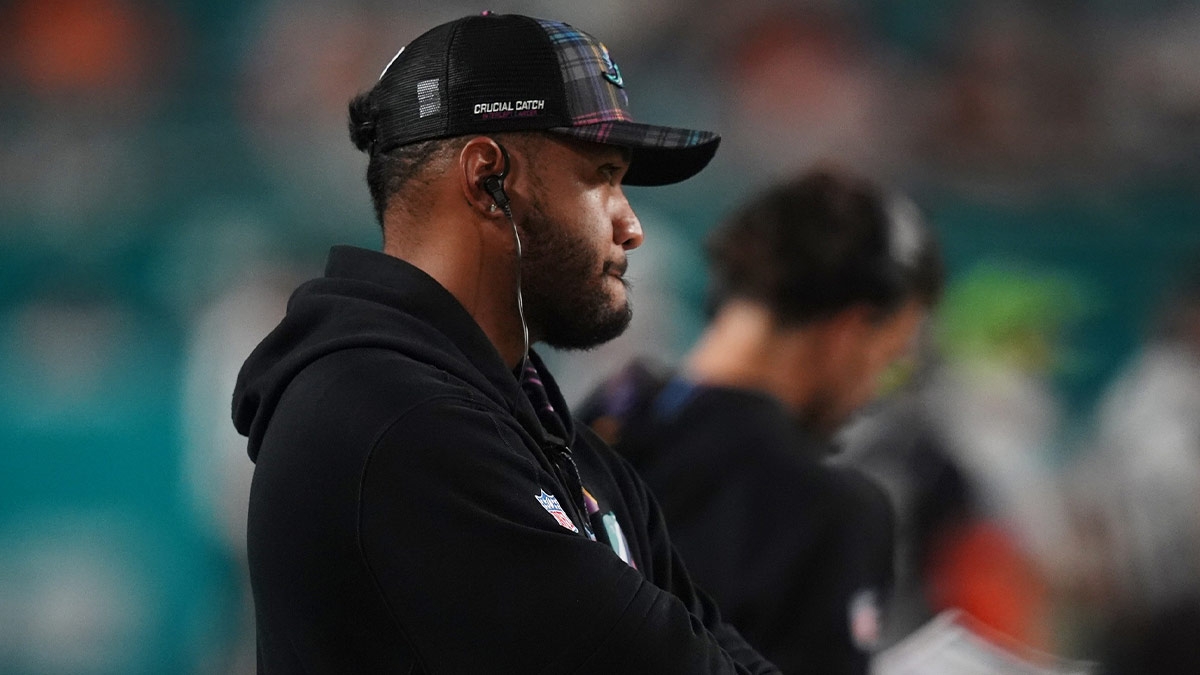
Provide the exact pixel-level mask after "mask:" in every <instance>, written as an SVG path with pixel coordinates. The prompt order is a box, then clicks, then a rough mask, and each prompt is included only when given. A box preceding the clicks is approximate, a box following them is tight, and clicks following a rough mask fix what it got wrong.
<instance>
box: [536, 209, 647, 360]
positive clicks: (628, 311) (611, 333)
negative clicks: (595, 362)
mask: <svg viewBox="0 0 1200 675" xmlns="http://www.w3.org/2000/svg"><path fill="white" fill-rule="evenodd" d="M531 207H532V208H531V210H530V214H529V217H528V218H527V219H526V221H525V222H524V224H523V227H522V228H521V230H522V233H521V244H522V246H523V250H522V252H521V293H522V295H523V296H524V300H525V314H526V320H527V321H528V323H529V330H530V332H531V334H532V337H533V338H534V339H535V340H540V341H542V342H545V343H546V344H548V345H550V346H551V347H555V348H557V349H591V348H593V347H596V346H599V345H601V344H603V343H605V342H608V341H609V340H611V339H613V338H615V337H617V336H618V335H620V334H621V333H623V332H625V329H626V328H627V327H628V326H629V322H630V320H631V319H632V318H633V309H632V308H631V307H630V305H629V300H628V292H626V293H625V297H624V298H621V299H616V298H614V297H613V295H612V292H611V290H610V288H609V286H610V282H609V279H610V278H613V277H611V276H610V275H611V273H612V272H613V271H617V272H620V273H621V274H624V272H625V266H626V263H625V261H624V260H621V261H611V260H604V258H603V253H601V252H600V251H599V250H597V247H596V246H595V245H594V243H592V242H590V241H587V240H586V239H584V238H583V237H581V236H579V235H577V234H574V233H573V232H572V228H571V227H569V226H568V225H567V224H566V223H563V222H560V221H556V220H554V219H552V218H550V217H548V216H547V215H546V214H545V212H544V211H543V209H542V206H541V203H540V202H539V201H536V200H535V201H534V202H533V203H532V204H531ZM620 281H621V283H622V284H623V285H624V286H625V288H626V291H628V288H629V283H628V282H627V281H626V280H625V279H624V278H623V277H622V278H621V280H620Z"/></svg>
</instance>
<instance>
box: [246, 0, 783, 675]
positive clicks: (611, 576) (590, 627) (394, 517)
mask: <svg viewBox="0 0 1200 675" xmlns="http://www.w3.org/2000/svg"><path fill="white" fill-rule="evenodd" d="M623 87H624V80H623V78H622V75H621V72H620V70H618V68H617V66H616V64H615V63H613V61H612V59H611V58H610V57H609V55H608V52H607V50H606V49H605V48H604V46H603V45H602V44H600V43H599V42H598V41H596V40H595V39H594V38H592V37H590V36H588V35H586V34H584V33H581V32H578V31H576V30H575V29H573V28H571V27H570V26H567V25H565V24H562V23H557V22H553V21H544V20H540V19H532V18H529V17H523V16H493V15H490V14H486V13H485V14H484V15H482V16H474V17H466V18H463V19H460V20H457V21H454V22H451V23H448V24H444V25H441V26H438V27H436V28H434V29H432V30H430V31H429V32H427V33H425V34H424V35H422V36H420V37H418V38H417V39H416V40H414V41H413V42H412V43H410V44H409V45H408V46H407V47H406V48H404V49H402V50H401V51H400V53H398V54H397V55H396V57H395V58H394V59H393V60H392V62H391V63H390V64H388V66H387V67H386V68H385V69H384V72H383V74H382V75H381V77H380V79H379V82H378V83H377V84H376V85H375V87H374V88H373V89H371V90H370V91H369V92H366V93H365V94H363V95H360V96H359V97H358V98H356V99H355V100H354V101H353V102H352V103H351V105H350V128H351V136H352V138H353V140H354V142H355V144H356V145H357V146H358V147H359V148H360V149H362V150H365V151H366V152H367V153H368V155H369V157H370V161H369V165H368V168H367V181H368V184H369V187H370V190H371V194H372V198H373V201H374V204H375V209H376V212H377V214H378V216H379V219H380V222H381V223H382V226H383V231H384V245H383V253H376V252H370V251H365V250H361V249H352V248H348V247H337V248H335V249H334V250H333V251H332V252H331V254H330V259H329V262H328V266H327V270H326V274H325V276H324V277H323V278H319V279H315V280H313V281H310V282H307V283H306V284H304V285H302V286H301V287H300V288H299V289H297V290H296V292H295V293H294V294H293V296H292V298H291V300H290V301H289V303H288V312H287V316H286V318H285V319H284V320H283V321H282V323H281V324H280V325H279V326H278V328H276V329H275V330H274V331H273V332H272V333H271V335H269V336H268V337H267V338H266V339H265V340H264V341H263V342H262V344H260V345H259V346H258V348H257V349H256V350H255V351H254V353H253V354H251V356H250V358H249V359H248V360H247V361H246V364H245V365H244V366H243V368H242V372H241V373H240V375H239V378H238V384H237V388H236V391H235V394H234V402H233V417H234V421H235V425H236V426H237V428H238V430H239V431H241V432H242V433H245V434H247V435H248V436H249V439H250V442H249V451H250V456H251V458H252V459H254V460H255V464H256V466H255V474H254V480H253V485H252V488H251V495H250V507H249V523H248V530H249V531H248V560H249V566H250V576H251V583H252V587H253V594H254V600H255V607H256V615H257V624H258V645H259V647H258V649H259V668H260V671H264V672H396V673H426V672H430V673H432V672H438V673H485V672H539V673H559V672H563V673H566V672H571V673H615V672H629V673H634V672H646V673H649V672H654V673H718V672H719V673H734V672H738V673H749V672H755V673H761V672H777V671H776V670H775V669H774V668H773V667H772V666H771V665H770V664H768V663H767V662H765V661H764V660H763V659H762V657H761V656H759V655H758V654H757V653H756V652H754V650H752V649H751V648H749V647H748V646H747V645H746V643H745V642H744V641H743V640H742V638H741V637H740V636H739V635H738V634H737V632H736V631H734V630H733V629H732V628H730V627H729V626H728V625H727V624H724V623H722V621H721V619H720V618H719V616H718V614H717V613H716V611H715V608H714V605H713V604H712V602H711V600H709V599H707V597H706V596H703V595H701V594H700V593H699V592H697V590H696V589H695V588H694V587H693V586H692V584H691V582H690V580H689V578H688V575H687V572H686V571H685V569H684V566H683V564H682V563H681V561H680V560H679V558H678V557H677V556H676V555H675V554H674V552H673V549H672V546H671V542H670V540H669V539H668V537H667V533H666V530H665V528H664V525H663V523H662V518H661V515H660V513H659V511H658V509H657V507H656V505H655V503H654V501H653V499H652V498H651V497H650V495H649V493H648V491H647V490H646V489H645V487H644V486H643V484H642V483H641V482H640V481H639V480H638V479H637V478H636V477H635V475H634V473H633V472H632V470H631V469H629V467H628V466H627V465H626V464H624V463H622V462H621V461H620V460H619V459H618V458H617V457H616V455H615V454H613V453H612V452H611V450H609V449H608V448H607V447H605V446H604V444H603V443H602V442H601V441H599V440H598V439H597V438H596V437H595V436H594V435H592V434H591V433H590V432H589V431H588V430H587V429H586V428H584V427H583V426H582V425H578V426H577V425H575V424H573V422H572V420H571V417H570V415H569V413H568V411H567V407H566V405H565V404H564V402H563V400H562V397H561V395H560V394H559V392H558V389H557V388H556V386H555V385H554V381H553V379H552V378H551V377H550V375H549V373H547V372H546V370H545V368H544V366H543V365H542V362H541V360H540V359H539V358H538V357H537V355H536V354H535V353H532V352H529V351H528V345H529V343H530V342H536V341H539V340H541V341H545V342H548V343H550V344H552V345H556V346H561V347H586V346H589V345H594V344H597V343H599V342H602V341H604V340H607V339H609V338H611V337H613V336H615V335H617V334H619V333H620V332H621V331H622V330H623V329H624V327H625V326H626V324H627V323H628V321H629V317H630V309H629V301H628V298H627V294H626V288H625V284H624V281H623V279H622V275H623V273H624V272H625V267H626V258H625V253H626V251H628V250H629V249H632V248H635V247H636V246H637V245H638V244H639V243H640V242H641V240H642V232H641V229H640V226H639V224H638V220H637V217H636V216H635V215H634V213H633V211H632V209H631V208H630V206H629V202H628V201H626V198H625V196H624V194H623V191H622V184H623V183H624V184H634V185H660V184H666V183H672V182H676V181H680V180H683V179H685V178H688V177H690V176H691V175H693V174H695V173H696V172H698V171H699V170H700V169H702V168H703V167H704V166H705V165H706V164H707V163H708V161H709V159H711V157H712V155H713V153H714V152H715V151H716V147H717V143H718V137H717V136H715V135H714V134H711V133H706V132H698V131H687V130H681V129H670V128H665V127H653V126H648V125H642V124H636V123H634V122H632V121H630V117H629V113H628V111H627V110H626V98H625V92H624V89H623ZM518 376H519V378H520V380H518Z"/></svg>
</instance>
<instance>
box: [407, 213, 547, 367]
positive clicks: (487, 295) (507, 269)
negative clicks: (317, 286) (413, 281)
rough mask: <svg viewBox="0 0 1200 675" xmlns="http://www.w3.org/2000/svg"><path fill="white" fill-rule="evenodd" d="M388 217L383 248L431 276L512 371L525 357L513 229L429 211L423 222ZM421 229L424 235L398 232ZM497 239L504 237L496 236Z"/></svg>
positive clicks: (418, 230)
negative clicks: (502, 231) (504, 231)
mask: <svg viewBox="0 0 1200 675" xmlns="http://www.w3.org/2000/svg"><path fill="white" fill-rule="evenodd" d="M411 225H414V224H411V223H403V222H400V221H399V220H398V219H397V220H389V221H388V224H387V231H388V237H387V241H386V243H385V244H384V248H383V252H384V253H386V254H388V255H390V256H393V257H396V258H400V259H402V260H405V261H407V262H409V263H411V264H412V265H414V266H416V267H418V268H420V269H421V270H422V271H424V272H425V273H426V274H428V275H429V276H431V277H433V278H434V280H436V281H437V282H438V283H439V284H441V285H442V287H444V288H445V289H446V290H447V291H449V292H450V294H451V295H453V296H454V297H455V299H457V300H458V302H459V304H461V305H462V306H463V308H465V309H466V310H467V313H468V314H470V315H471V317H472V318H474V319H475V322H476V323H477V324H479V327H480V328H481V329H482V330H483V333H484V335H486V336H487V337H488V340H490V341H491V343H492V345H493V346H495V348H496V351H497V352H499V354H500V358H501V359H503V360H504V363H505V364H506V365H507V366H508V368H509V369H510V370H511V369H513V368H516V367H517V366H518V365H519V364H520V363H521V360H522V357H523V356H524V350H525V338H524V332H523V330H522V326H521V319H520V315H519V313H518V311H517V290H516V284H517V281H516V263H515V252H514V243H513V241H512V231H511V229H509V230H508V233H507V238H504V237H503V236H500V235H498V234H497V233H496V232H495V229H496V228H495V224H494V223H491V222H483V223H478V222H475V221H472V220H470V219H463V218H461V216H459V217H458V219H453V218H446V217H442V218H438V217H437V216H436V215H434V216H431V217H430V218H429V219H428V220H425V221H423V222H422V223H419V224H415V225H416V226H415V227H411ZM406 232H422V233H424V234H423V236H419V237H414V236H411V235H409V236H405V235H404V234H401V233H406ZM496 239H502V240H503V241H496Z"/></svg>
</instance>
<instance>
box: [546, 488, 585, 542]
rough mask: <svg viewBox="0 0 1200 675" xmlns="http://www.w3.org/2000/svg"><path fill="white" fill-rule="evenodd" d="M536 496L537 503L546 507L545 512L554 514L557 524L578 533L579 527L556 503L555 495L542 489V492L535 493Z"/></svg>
mask: <svg viewBox="0 0 1200 675" xmlns="http://www.w3.org/2000/svg"><path fill="white" fill-rule="evenodd" d="M536 497H537V500H538V503H539V504H541V505H542V508H543V509H546V513H549V514H550V515H552V516H554V519H555V520H557V521H558V524H559V525H562V526H563V527H565V528H567V529H568V530H570V531H572V532H575V533H576V534H578V533H579V528H577V527H575V523H572V522H571V519H570V518H568V517H567V513H566V512H565V511H563V509H562V505H561V504H559V503H558V498H557V497H555V496H554V495H552V494H550V493H548V492H546V491H545V490H542V494H540V495H536Z"/></svg>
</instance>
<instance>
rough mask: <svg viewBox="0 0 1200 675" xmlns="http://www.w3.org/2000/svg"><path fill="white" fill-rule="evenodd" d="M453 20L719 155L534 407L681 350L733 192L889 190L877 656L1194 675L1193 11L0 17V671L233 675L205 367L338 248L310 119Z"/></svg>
mask: <svg viewBox="0 0 1200 675" xmlns="http://www.w3.org/2000/svg"><path fill="white" fill-rule="evenodd" d="M481 9H491V10H493V11H497V12H507V11H515V12H520V13H527V14H533V15H542V16H547V17H552V18H557V19H561V20H564V21H567V22H569V23H572V24H574V25H576V26H577V27H580V28H582V29H583V30H586V31H588V32H590V33H592V34H594V35H597V36H599V37H600V38H601V39H603V40H604V41H605V42H606V44H607V45H608V47H609V48H610V50H611V51H612V53H613V56H614V58H615V59H616V60H617V61H618V63H619V64H620V67H621V72H622V73H623V74H624V76H625V79H626V82H627V83H628V90H629V92H630V96H631V105H632V108H633V111H634V113H635V114H640V115H642V116H643V117H645V118H658V119H667V118H669V119H672V120H678V121H679V122H680V123H681V124H684V125H687V126H692V127H695V128H712V129H716V130H719V131H720V132H721V133H722V134H723V136H724V138H725V140H724V142H723V145H722V148H721V151H720V152H719V153H718V155H717V158H716V160H714V162H713V164H712V166H711V168H710V169H709V170H708V171H706V172H704V173H702V174H701V175H700V176H699V177H697V178H696V179H695V180H693V181H690V182H688V183H685V184H681V185H680V186H677V187H673V188H670V189H666V190H657V191H654V193H653V194H651V192H650V191H646V192H644V193H643V192H641V191H638V190H637V189H632V190H630V199H631V202H633V204H634V206H635V208H637V209H638V210H639V215H640V216H641V218H642V222H643V226H644V229H645V231H646V234H647V243H646V246H645V249H644V251H638V252H637V253H635V254H634V256H632V257H631V268H630V276H631V277H632V279H633V283H634V291H633V293H634V295H633V297H634V302H635V319H634V322H633V326H632V328H631V330H630V331H629V333H628V334H627V335H626V336H625V337H623V338H621V339H620V340H618V341H615V342H614V343H611V344H610V345H606V346H605V347H603V348H601V349H599V350H596V351H595V352H590V353H588V354H586V355H583V357H582V358H576V357H575V356H574V355H573V356H572V359H571V360H569V361H563V363H562V365H561V366H558V367H557V368H556V372H559V380H560V381H561V382H562V385H563V389H564V392H565V393H566V394H567V395H568V396H569V397H574V398H575V399H576V400H577V399H578V398H580V397H582V396H583V395H584V394H586V393H587V391H588V390H589V389H590V388H591V387H592V386H593V385H594V384H595V383H596V382H597V381H598V379H599V378H601V377H602V376H603V375H604V374H605V371H606V369H608V368H612V367H615V366H616V365H618V364H620V363H623V362H624V361H626V360H627V359H628V358H629V357H630V356H632V355H634V354H651V355H654V356H657V357H660V358H663V359H667V360H669V359H671V358H672V357H677V356H678V355H679V353H680V351H681V350H682V348H683V346H684V345H686V344H687V343H688V342H689V341H690V340H691V339H692V338H694V336H695V335H696V333H697V331H698V330H699V328H700V326H701V325H702V323H703V312H702V307H701V304H702V301H701V299H702V297H703V295H704V285H705V274H704V270H703V266H702V265H701V264H699V262H698V260H699V255H698V250H699V242H700V240H701V238H702V236H703V234H704V233H705V232H706V231H707V230H708V229H709V228H710V227H711V226H712V225H713V224H714V223H715V222H717V221H718V220H719V219H720V218H721V217H722V216H723V215H724V214H725V212H726V211H727V210H728V209H729V208H730V206H731V205H732V204H733V203H735V202H736V201H738V200H739V199H741V198H742V197H743V196H744V195H745V194H746V192H747V191H749V190H751V189H755V188H758V187H760V186H762V185H765V184H767V183H770V182H773V181H774V180H775V179H776V178H778V177H779V176H781V175H783V174H785V173H788V172H793V171H796V170H799V169H802V168H805V167H807V166H809V165H811V164H813V163H815V162H822V161H834V162H836V163H838V164H840V165H844V166H847V167H849V168H852V169H854V170H856V171H858V172H860V173H863V174H865V175H867V176H870V177H872V178H875V179H878V180H880V181H883V182H884V183H886V184H890V185H894V186H896V187H899V188H902V189H904V190H905V191H907V192H908V193H910V194H912V195H914V196H915V197H916V199H917V201H918V202H920V203H921V205H922V206H923V207H924V208H925V209H926V210H927V211H928V212H929V214H930V219H931V221H932V225H933V227H934V228H935V229H936V230H937V231H938V234H939V236H940V237H941V239H942V241H943V246H944V249H945V254H946V258H947V262H948V264H949V271H950V288H949V292H948V294H947V297H946V302H945V303H944V306H943V307H942V309H941V311H940V312H939V313H938V316H937V317H935V320H934V321H933V322H932V325H931V326H930V327H929V330H928V336H927V340H926V341H925V343H924V353H923V354H922V356H921V358H920V359H918V360H917V362H915V363H914V364H912V367H911V372H909V373H907V377H904V378H901V379H902V380H903V381H902V383H899V384H897V386H896V390H895V392H894V394H893V395H892V396H889V397H888V398H887V399H886V400H884V401H882V402H881V403H880V404H879V405H878V406H876V408H875V409H873V410H871V411H870V412H869V414H867V415H865V416H864V419H862V420H861V421H860V423H859V424H857V425H856V426H855V427H854V428H852V429H850V430H849V432H848V433H847V434H846V439H845V445H846V450H845V452H844V455H843V457H842V458H841V460H840V461H846V462H852V463H857V464H859V465H861V466H863V467H865V468H867V469H868V470H869V471H871V472H872V473H873V474H874V475H875V476H876V477H877V478H879V480H880V481H881V482H882V483H883V484H884V485H885V486H887V487H888V489H889V491H890V492H891V494H892V495H893V497H894V498H895V500H896V503H897V504H898V505H899V508H900V514H901V525H902V532H901V534H902V538H901V541H902V542H904V543H903V546H902V551H901V553H902V555H901V560H900V564H901V568H900V569H901V579H902V584H901V587H900V589H899V595H900V597H899V600H898V603H897V605H896V612H895V615H896V617H897V620H896V621H894V622H892V624H891V630H892V632H893V633H894V634H893V635H892V636H891V639H893V640H894V639H899V638H900V637H902V636H903V635H904V634H905V633H906V632H908V631H912V630H914V629H916V627H918V626H919V625H921V623H923V622H924V621H927V620H928V619H929V618H930V617H931V616H933V615H934V614H935V613H936V612H937V611H939V610H941V609H945V608H960V609H965V610H967V611H969V612H970V613H971V614H972V615H973V616H974V617H975V618H976V619H978V620H979V621H981V622H983V623H985V624H986V625H988V626H989V627H990V628H991V629H994V630H995V631H996V633H997V634H1002V635H1005V636H1007V637H1008V638H1009V639H1011V640H1013V641H1014V642H1015V643H1019V644H1020V645H1022V647H1023V648H1028V649H1030V650H1035V651H1037V652H1039V653H1047V654H1054V655H1058V656H1062V657H1069V658H1075V659H1084V660H1091V661H1097V662H1104V663H1105V664H1108V665H1109V666H1110V668H1112V669H1113V671H1114V672H1156V673H1166V672H1200V665H1194V664H1196V661H1195V660H1194V659H1196V658H1197V657H1196V655H1195V653H1194V650H1195V649H1196V644H1195V643H1196V641H1195V639H1194V637H1195V636H1196V635H1197V634H1200V628H1198V626H1200V600H1197V598H1198V597H1200V277H1198V276H1197V271H1198V270H1200V259H1198V258H1196V257H1195V254H1196V253H1198V252H1200V179H1198V178H1197V176H1200V40H1197V38H1196V36H1197V35H1200V3H1198V2H1195V0H1191V1H1187V2H1185V1H1181V0H1144V1H1143V2H1138V3H1132V2H1117V1H1114V0H1107V1H1103V2H1084V1H1083V0H1052V1H1042V2H1032V1H1030V2H1018V1H1015V0H992V1H988V2H961V1H952V0H920V1H919V2H912V1H908V2H901V1H900V0H858V1H852V0H790V1H784V0H743V1H742V2H738V3H726V2H717V1H716V0H683V1H680V2H674V3H645V2H635V1H634V0H613V1H611V2H607V3H585V2H574V1H572V2H548V1H547V0H506V1H502V2H496V3H493V4H491V5H490V6H478V5H475V4H469V3H463V2H461V1H460V0H441V1H439V2H419V1H417V2H404V3H399V2H385V1H384V0H357V1H351V2H336V3H335V2H332V1H329V0H287V1H286V2H285V1H283V0H255V1H252V2H244V1H243V2H233V1H232V0H206V1H204V2H201V1H200V0H157V1H151V0H10V1H8V2H5V3H0V671H3V672H13V673H158V672H194V673H239V672H253V667H254V660H253V630H252V626H253V615H252V610H251V609H250V608H249V605H248V604H247V603H248V600H247V598H248V592H247V589H246V587H245V583H246V582H245V581H244V576H243V574H244V561H243V559H242V556H243V555H244V518H245V514H244V510H245V499H246V492H247V490H248V483H249V476H250V471H251V469H252V465H251V464H250V462H249V459H248V458H247V457H246V454H245V440H244V439H242V438H240V437H239V436H237V434H236V433H235V432H234V431H233V428H232V425H231V423H230V421H229V400H230V393H231V391H232V388H233V382H234V378H235V376H236V372H237V368H238V366H239V365H240V363H241V361H242V360H243V359H244V357H245V356H246V354H248V352H249V351H250V349H251V348H252V346H253V345H254V344H256V343H257V341H258V340H259V339H260V337H261V336H262V335H263V334H264V333H265V332H266V331H267V330H268V329H269V328H270V327H271V326H273V325H274V323H275V322H276V321H277V319H278V317H279V316H280V315H281V314H282V312H283V310H284V303H285V301H286V297H287V293H288V292H289V289H291V288H292V287H294V285H295V282H296V281H297V280H298V279H303V278H307V277H309V276H313V275H316V274H318V273H319V272H320V261H321V260H322V259H323V257H324V254H325V251H326V250H327V248H328V246H329V245H331V244H334V243H354V244H359V245H364V246H368V247H377V246H378V234H377V232H378V230H377V228H376V226H375V224H374V222H373V216H372V214H371V210H370V203H369V199H368V196H367V192H366V190H365V189H364V183H363V172H364V169H365V158H364V157H362V156H361V155H360V154H359V153H357V152H356V151H355V150H354V148H353V147H352V145H351V144H350V143H349V141H348V139H347V133H346V104H347V102H348V100H349V99H350V97H351V96H352V95H354V94H355V93H357V92H358V91H361V90H363V89H366V88H368V87H369V86H371V84H372V83H373V82H374V79H375V78H376V77H377V76H378V74H379V70H381V69H382V68H383V66H384V64H386V63H387V61H388V59H389V58H391V56H392V54H394V53H395V51H396V50H397V49H398V48H399V46H401V45H402V44H404V43H405V42H407V41H408V40H410V39H412V38H413V37H415V36H416V35H418V34H419V33H421V32H422V31H424V30H425V29H426V28H428V27H430V26H432V25H434V24H436V23H440V22H442V21H445V20H448V19H450V18H453V17H455V16H459V15H462V14H467V13H472V12H476V11H479V10H481ZM549 360H551V361H552V362H553V361H556V359H554V358H553V356H551V358H550V359H549ZM556 365H557V364H556ZM1189 636H1190V637H1189ZM1188 649H1191V650H1193V652H1192V653H1190V654H1189V653H1188V651H1187V650H1188ZM1187 658H1191V659H1193V661H1191V662H1190V663H1191V664H1193V665H1192V666H1191V667H1190V668H1191V669H1190V670H1189V669H1187V666H1184V668H1185V669H1184V670H1169V669H1168V668H1167V667H1166V666H1161V667H1160V666H1157V665H1155V664H1157V663H1158V661H1157V660H1158V659H1167V660H1166V661H1165V663H1168V664H1174V665H1173V666H1172V667H1178V664H1180V663H1185V664H1186V663H1189V662H1187V661H1184V660H1182V659H1187Z"/></svg>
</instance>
